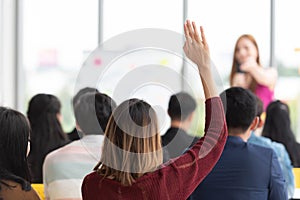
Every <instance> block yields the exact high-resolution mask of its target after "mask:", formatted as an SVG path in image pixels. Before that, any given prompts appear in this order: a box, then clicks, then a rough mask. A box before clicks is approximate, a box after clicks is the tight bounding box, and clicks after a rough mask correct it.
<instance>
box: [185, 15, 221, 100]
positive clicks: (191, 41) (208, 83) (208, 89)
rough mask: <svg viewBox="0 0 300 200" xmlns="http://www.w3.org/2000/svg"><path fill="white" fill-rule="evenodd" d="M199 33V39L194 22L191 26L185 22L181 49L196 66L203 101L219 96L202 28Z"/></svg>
mask: <svg viewBox="0 0 300 200" xmlns="http://www.w3.org/2000/svg"><path fill="white" fill-rule="evenodd" d="M200 32H201V37H200V36H199V33H198V31H197V27H196V24H195V22H192V24H191V23H190V22H189V21H187V22H186V23H185V24H184V34H185V38H186V41H185V43H184V46H183V49H184V52H185V54H186V56H187V57H188V58H189V59H190V60H191V61H193V62H194V63H195V64H196V65H197V66H198V71H199V75H200V79H201V81H202V85H203V90H204V95H205V99H209V98H212V97H217V96H219V95H218V91H217V89H216V84H215V82H214V80H213V77H212V72H211V63H210V55H209V47H208V44H207V40H206V37H205V34H204V30H203V27H202V26H201V27H200Z"/></svg>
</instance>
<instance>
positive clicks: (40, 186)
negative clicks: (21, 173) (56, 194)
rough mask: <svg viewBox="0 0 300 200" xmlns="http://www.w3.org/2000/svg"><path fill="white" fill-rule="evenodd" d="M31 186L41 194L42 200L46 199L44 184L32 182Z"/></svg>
mask: <svg viewBox="0 0 300 200" xmlns="http://www.w3.org/2000/svg"><path fill="white" fill-rule="evenodd" d="M31 187H32V188H33V189H34V190H35V191H36V193H37V194H38V195H39V197H40V198H41V200H44V199H45V195H44V185H43V184H38V183H33V184H31Z"/></svg>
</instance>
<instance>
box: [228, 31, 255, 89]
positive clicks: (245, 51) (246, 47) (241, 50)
mask: <svg viewBox="0 0 300 200" xmlns="http://www.w3.org/2000/svg"><path fill="white" fill-rule="evenodd" d="M248 58H254V59H255V60H256V62H257V63H258V65H260V57H259V49H258V45H257V42H256V40H255V38H254V37H253V36H252V35H249V34H244V35H241V36H240V37H239V38H238V39H237V41H236V43H235V47H234V53H233V61H232V68H231V74H230V85H233V83H232V81H233V76H234V74H235V73H237V72H238V68H239V66H240V65H241V64H243V63H244V62H246V61H247V59H248Z"/></svg>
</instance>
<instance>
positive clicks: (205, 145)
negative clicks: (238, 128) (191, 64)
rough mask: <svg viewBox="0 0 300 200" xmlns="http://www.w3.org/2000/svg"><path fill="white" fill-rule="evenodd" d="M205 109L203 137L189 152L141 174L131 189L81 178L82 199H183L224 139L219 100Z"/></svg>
mask: <svg viewBox="0 0 300 200" xmlns="http://www.w3.org/2000/svg"><path fill="white" fill-rule="evenodd" d="M205 106H206V109H205V112H206V119H205V135H204V137H202V138H201V139H199V141H198V142H197V143H196V144H195V145H194V146H193V147H192V148H191V149H190V150H189V151H187V152H186V153H184V154H183V155H182V156H180V157H179V158H178V159H175V160H173V162H172V163H171V164H169V165H166V166H164V167H162V168H160V169H158V170H156V171H154V172H149V173H147V174H144V175H143V176H141V177H140V178H138V179H137V180H136V182H135V183H133V184H132V185H131V186H123V185H121V183H120V182H118V181H115V180H111V179H107V178H105V179H103V177H102V176H100V175H99V174H97V172H92V173H90V174H89V175H87V176H86V177H85V178H84V181H83V184H82V188H81V189H82V197H83V199H84V200H100V199H101V200H106V199H107V200H114V199H118V200H135V199H136V200H150V199H153V200H156V199H157V200H161V199H163V200H165V199H170V200H174V199H176V200H185V199H187V198H188V197H189V195H190V194H191V193H192V192H193V191H194V189H195V188H196V187H197V186H198V185H199V183H200V182H201V181H202V180H203V179H204V178H205V177H206V176H207V174H208V173H209V172H210V171H211V170H212V168H213V167H214V165H215V164H216V162H217V161H218V159H219V157H220V155H221V153H222V151H223V148H224V144H225V142H226V138H227V135H228V132H227V127H226V120H225V116H224V110H223V106H222V102H221V99H220V98H219V97H214V98H211V99H208V100H206V102H205Z"/></svg>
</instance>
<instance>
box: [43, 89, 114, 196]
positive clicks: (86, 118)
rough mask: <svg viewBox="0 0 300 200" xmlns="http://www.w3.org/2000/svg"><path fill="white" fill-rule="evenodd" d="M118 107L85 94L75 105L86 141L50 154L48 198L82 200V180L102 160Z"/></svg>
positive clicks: (46, 175) (46, 168)
mask: <svg viewBox="0 0 300 200" xmlns="http://www.w3.org/2000/svg"><path fill="white" fill-rule="evenodd" d="M115 107H116V103H115V102H114V100H113V99H111V98H110V97H109V96H108V95H106V94H103V93H93V92H91V93H86V94H83V95H81V97H80V98H79V100H77V101H76V103H75V105H74V109H75V117H76V124H77V129H78V130H79V131H80V132H82V133H83V137H82V138H81V139H80V140H78V141H73V142H72V143H70V144H68V145H66V146H64V147H62V148H59V149H57V150H56V151H53V152H51V153H50V154H48V155H47V157H46V158H45V162H44V166H43V174H44V191H45V197H46V198H48V199H53V200H55V199H64V200H68V199H70V200H71V199H81V196H82V195H81V192H80V188H81V184H82V180H83V178H84V176H85V175H86V174H88V173H89V172H90V171H91V170H92V169H93V167H94V166H95V165H96V163H97V161H98V160H99V159H100V155H101V151H99V150H100V149H101V145H102V143H103V140H104V136H103V135H104V131H105V129H106V125H107V123H108V120H109V117H110V116H111V113H112V111H113V110H114V109H115ZM66 167H68V169H67V170H66Z"/></svg>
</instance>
